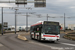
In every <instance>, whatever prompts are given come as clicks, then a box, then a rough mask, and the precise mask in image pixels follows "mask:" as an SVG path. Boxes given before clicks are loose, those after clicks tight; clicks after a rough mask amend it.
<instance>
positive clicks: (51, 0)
mask: <svg viewBox="0 0 75 50" xmlns="http://www.w3.org/2000/svg"><path fill="white" fill-rule="evenodd" d="M0 1H1V0H0ZM3 1H4V0H3ZM7 1H8V0H7ZM28 1H33V0H28ZM16 6H17V5H15V4H14V3H13V4H10V3H8V4H6V3H0V7H16ZM19 7H24V5H20V6H19ZM25 7H31V8H32V10H27V9H19V10H18V12H36V13H35V14H41V18H39V17H38V16H36V15H35V14H29V17H28V23H29V25H32V24H34V23H36V22H38V21H46V20H47V18H46V17H47V14H48V15H49V16H50V17H60V16H64V13H65V16H66V17H71V18H66V26H67V25H68V24H75V18H73V17H75V0H46V7H43V8H40V7H39V8H35V7H34V3H28V4H27V5H25ZM5 12H13V13H14V12H15V10H12V9H9V8H4V22H8V25H15V24H14V22H15V21H14V20H15V14H7V13H5ZM48 20H49V21H57V22H60V23H61V24H63V23H64V18H49V19H48ZM0 23H1V8H0ZM17 25H18V26H23V25H26V16H22V15H20V14H19V15H17Z"/></svg>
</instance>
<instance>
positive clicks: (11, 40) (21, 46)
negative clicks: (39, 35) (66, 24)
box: [0, 34, 75, 50]
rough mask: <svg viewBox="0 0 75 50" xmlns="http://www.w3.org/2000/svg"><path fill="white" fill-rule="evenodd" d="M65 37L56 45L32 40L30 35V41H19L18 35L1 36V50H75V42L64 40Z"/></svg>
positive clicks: (28, 37)
mask: <svg viewBox="0 0 75 50" xmlns="http://www.w3.org/2000/svg"><path fill="white" fill-rule="evenodd" d="M63 35H64V34H61V40H60V42H56V43H52V42H49V41H42V42H39V41H37V40H31V39H30V36H29V35H27V36H26V37H27V39H28V41H22V40H19V39H17V38H16V37H17V34H16V35H15V34H8V35H3V36H1V35H0V50H75V41H71V40H67V39H64V38H62V37H63Z"/></svg>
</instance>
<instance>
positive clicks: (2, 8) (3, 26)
mask: <svg viewBox="0 0 75 50" xmlns="http://www.w3.org/2000/svg"><path fill="white" fill-rule="evenodd" d="M3 27H4V26H3V7H2V35H3V33H4V32H3Z"/></svg>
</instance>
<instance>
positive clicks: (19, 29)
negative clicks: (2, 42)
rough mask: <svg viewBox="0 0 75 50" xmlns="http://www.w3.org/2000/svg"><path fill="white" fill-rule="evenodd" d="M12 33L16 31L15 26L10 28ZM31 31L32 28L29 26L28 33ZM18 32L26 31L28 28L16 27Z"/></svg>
mask: <svg viewBox="0 0 75 50" xmlns="http://www.w3.org/2000/svg"><path fill="white" fill-rule="evenodd" d="M10 28H11V31H15V26H10ZM29 30H30V26H28V31H29ZM16 31H26V26H16Z"/></svg>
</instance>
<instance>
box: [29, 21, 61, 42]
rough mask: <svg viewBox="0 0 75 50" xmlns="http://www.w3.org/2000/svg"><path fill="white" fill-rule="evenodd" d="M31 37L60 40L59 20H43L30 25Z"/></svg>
mask: <svg viewBox="0 0 75 50" xmlns="http://www.w3.org/2000/svg"><path fill="white" fill-rule="evenodd" d="M30 37H31V39H37V40H48V41H53V42H55V41H59V40H60V27H59V22H53V21H43V22H40V23H37V24H34V25H31V27H30Z"/></svg>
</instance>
